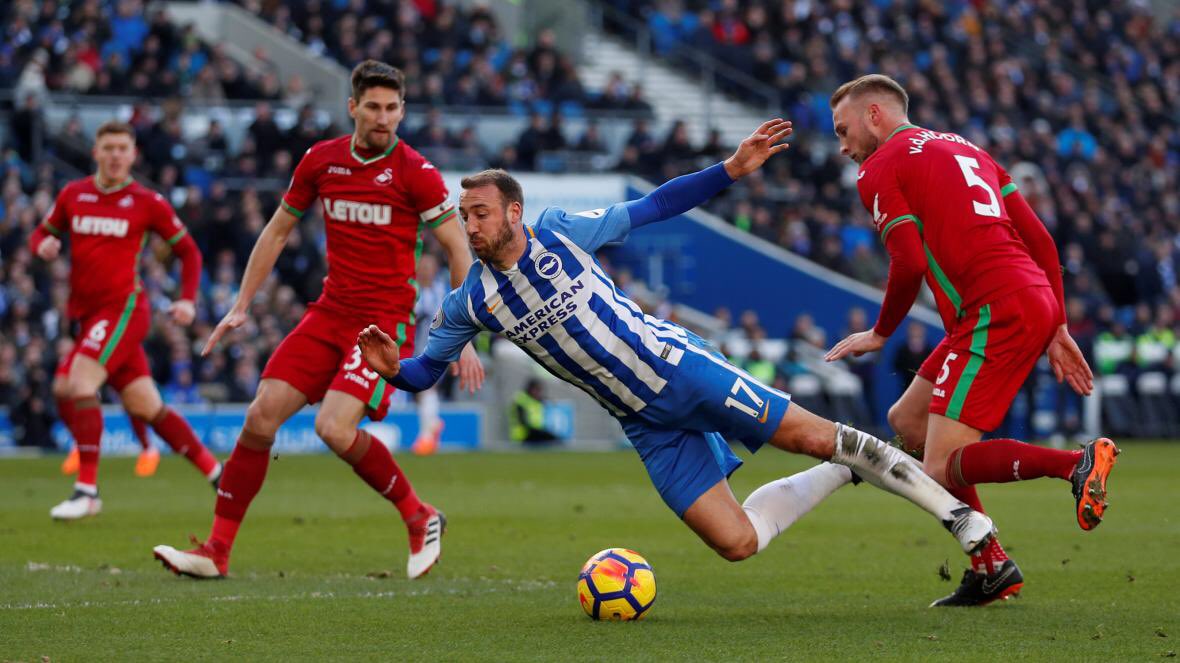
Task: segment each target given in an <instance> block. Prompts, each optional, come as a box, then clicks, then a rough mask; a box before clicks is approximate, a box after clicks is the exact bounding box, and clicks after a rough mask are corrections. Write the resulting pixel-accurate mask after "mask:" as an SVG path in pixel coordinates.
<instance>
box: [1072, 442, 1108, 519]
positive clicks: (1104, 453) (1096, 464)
mask: <svg viewBox="0 0 1180 663" xmlns="http://www.w3.org/2000/svg"><path fill="white" fill-rule="evenodd" d="M1119 451H1120V449H1119V448H1118V447H1116V446H1115V445H1114V442H1112V441H1110V439H1109V438H1105V437H1100V438H1098V439H1097V440H1094V441H1093V442H1091V443H1089V444H1087V445H1086V446H1085V447H1084V448H1083V449H1082V458H1081V460H1079V461H1078V464H1077V466H1075V467H1074V469H1073V474H1072V475H1071V476H1070V479H1069V480H1070V483H1072V484H1073V498H1074V499H1075V500H1076V501H1077V511H1078V526H1079V527H1081V528H1082V529H1084V530H1087V531H1089V530H1092V529H1094V528H1095V527H1098V524H1099V523H1101V522H1102V516H1103V515H1105V514H1106V507H1108V506H1110V504H1109V503H1108V502H1107V501H1106V479H1107V478H1108V477H1109V476H1110V471H1111V470H1112V469H1114V461H1115V456H1118V455H1119Z"/></svg>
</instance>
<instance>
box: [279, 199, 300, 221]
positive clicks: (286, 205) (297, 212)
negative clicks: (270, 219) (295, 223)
mask: <svg viewBox="0 0 1180 663" xmlns="http://www.w3.org/2000/svg"><path fill="white" fill-rule="evenodd" d="M282 207H283V209H285V210H287V211H288V212H290V213H291V215H292V216H294V217H295V218H296V219H302V218H303V210H301V209H296V208H294V207H292V206H291V203H288V202H287V199H286V198H283V202H282Z"/></svg>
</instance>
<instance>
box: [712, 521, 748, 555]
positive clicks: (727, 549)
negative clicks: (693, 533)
mask: <svg viewBox="0 0 1180 663" xmlns="http://www.w3.org/2000/svg"><path fill="white" fill-rule="evenodd" d="M710 546H711V547H712V548H713V550H715V551H717V554H718V555H721V556H722V557H723V558H725V559H726V561H730V562H740V561H742V560H743V559H746V558H748V557H752V556H753V555H754V554H755V553H757V552H758V533H757V532H755V531H754V528H753V527H752V526H747V527H745V528H743V529H741V530H740V531H735V532H728V533H726V535H725V536H723V537H721V538H719V539H716V540H714V541H712V542H711V543H710Z"/></svg>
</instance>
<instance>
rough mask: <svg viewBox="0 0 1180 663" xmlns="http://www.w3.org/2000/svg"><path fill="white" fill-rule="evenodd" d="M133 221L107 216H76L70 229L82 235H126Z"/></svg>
mask: <svg viewBox="0 0 1180 663" xmlns="http://www.w3.org/2000/svg"><path fill="white" fill-rule="evenodd" d="M130 226H131V223H130V222H129V221H127V220H126V219H114V218H110V217H106V216H75V217H74V218H73V219H72V220H71V221H70V230H71V231H72V232H76V233H80V234H82V235H106V236H108V237H126V236H127V229H128V228H129V227H130Z"/></svg>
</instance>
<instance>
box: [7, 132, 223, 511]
mask: <svg viewBox="0 0 1180 663" xmlns="http://www.w3.org/2000/svg"><path fill="white" fill-rule="evenodd" d="M92 154H93V157H94V161H95V162H96V163H97V164H98V171H97V172H96V173H95V174H94V175H91V176H89V177H85V178H82V179H80V180H75V181H73V182H70V183H69V184H67V185H66V186H65V187H63V188H62V190H61V192H60V193H59V194H58V195H57V200H56V201H55V202H54V204H53V208H51V209H50V210H49V214H48V215H47V216H46V218H45V221H44V222H43V223H42V224H41V225H39V226H37V228H36V230H34V231H33V233H32V236H31V237H30V238H29V246H30V248H31V249H32V251H33V253H34V254H35V255H37V256H38V257H40V258H41V259H42V260H54V259H56V258H57V256H58V255H59V253H60V252H61V247H62V239H64V238H65V237H66V236H69V238H70V299H69V303H68V306H67V308H68V311H67V316H68V317H69V318H70V319H71V320H74V321H76V322H77V323H78V325H79V327H78V328H79V333H78V337H77V338H76V339H75V342H74V348H73V350H72V351H71V352H70V353H69V354H68V355H67V356H66V357H64V358H63V359H62V361H61V363H60V364H59V365H58V369H57V375H56V376H54V380H53V393H54V395H55V396H56V398H57V405H58V413H59V415H60V416H61V418H62V421H63V423H65V425H66V427H67V428H69V430H70V433H71V434H72V435H73V436H74V443H75V448H76V449H77V452H78V470H77V471H78V478H77V480H76V482H75V483H74V492H73V494H72V495H71V496H70V498H69V499H67V500H65V501H64V502H62V503H61V504H58V505H57V506H55V507H53V509H52V510H50V512H49V515H50V516H52V517H53V518H54V519H57V520H76V519H78V518H85V517H87V516H93V515H95V514H97V513H99V512H100V511H102V500H101V499H100V498H99V496H98V458H99V450H100V446H101V441H102V428H103V426H102V410H101V409H100V408H99V402H98V390H99V389H100V388H101V387H102V385H104V384H106V383H108V382H109V383H110V385H111V386H112V387H114V388H115V390H116V391H118V392H119V396H120V398H121V399H122V401H123V407H124V408H125V409H126V410H127V413H128V414H129V415H130V416H131V417H132V419H133V420H135V419H138V420H140V421H144V422H148V423H150V424H151V425H152V428H154V429H155V431H156V433H158V434H159V435H160V437H161V438H163V439H164V441H165V442H167V443H168V444H169V446H171V447H172V449H173V450H175V451H176V452H177V453H179V454H182V455H184V456H185V457H186V458H188V459H189V461H191V462H192V463H193V465H194V466H196V468H197V469H198V470H199V471H200V472H201V473H202V474H204V475H205V477H206V478H207V479H209V481H210V482H212V483H213V484H214V485H216V483H217V480H218V478H219V477H220V475H221V464H220V463H218V462H217V458H215V457H214V456H213V454H211V453H209V450H208V449H206V448H205V446H204V445H202V444H201V442H200V441H199V440H198V439H197V436H196V435H195V434H194V433H193V429H192V428H191V427H190V426H189V424H188V422H187V421H185V420H184V418H183V417H181V416H180V415H179V414H177V413H176V411H174V410H173V409H172V408H170V407H168V406H167V405H165V404H164V401H163V400H162V399H161V398H160V391H159V390H158V389H157V388H156V383H155V382H154V381H153V380H152V376H151V369H150V367H149V366H148V360H147V355H146V354H145V353H144V351H143V339H144V337H145V336H146V335H147V332H148V329H149V328H150V327H151V309H150V307H149V304H148V298H147V297H146V296H145V295H144V294H143V284H142V283H140V280H139V254H140V251H142V249H143V246H144V243H145V242H146V241H147V234H148V232H154V233H156V234H157V235H159V236H160V237H163V238H164V239H165V240H167V242H168V244H169V245H171V246H172V250H173V251H174V252H175V253H176V256H177V257H178V258H179V259H180V262H181V288H180V290H181V292H180V298H179V299H178V300H176V302H174V303H173V304H172V307H171V309H170V313H171V315H172V320H173V321H174V322H176V323H177V324H181V325H188V324H190V323H192V321H193V317H194V316H195V312H196V308H195V305H194V301H195V299H196V296H197V285H198V283H199V281H200V277H201V252H200V251H199V250H198V249H197V244H196V242H194V241H193V238H192V237H190V236H189V235H188V232H187V231H186V230H185V228H184V225H183V224H181V222H180V219H178V218H176V213H175V212H174V211H173V210H172V207H171V206H170V205H169V204H168V202H167V201H166V200H164V197H163V196H161V195H160V194H158V193H156V192H155V191H152V190H150V189H148V188H146V187H144V186H142V185H140V184H139V183H137V182H136V181H135V180H134V179H132V178H131V165H132V164H133V163H135V154H136V149H135V134H134V132H133V130H132V129H131V127H130V126H129V125H127V124H124V123H122V122H114V121H111V122H106V123H104V124H103V125H102V126H100V127H99V128H98V132H97V133H96V135H95V139H94V150H93V153H92Z"/></svg>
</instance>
